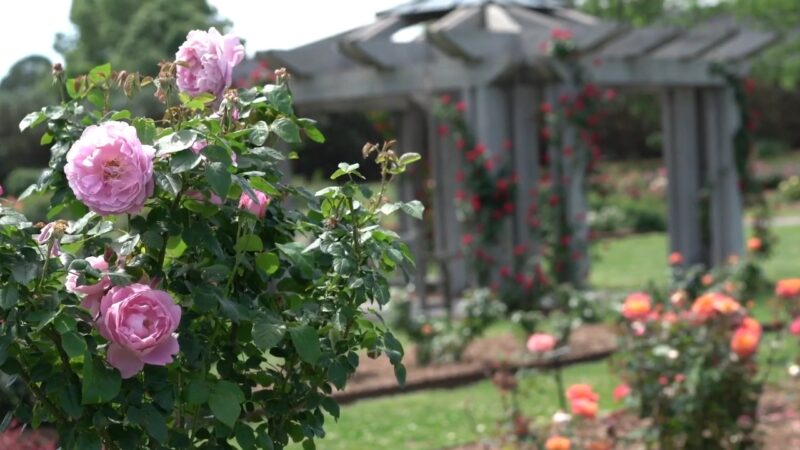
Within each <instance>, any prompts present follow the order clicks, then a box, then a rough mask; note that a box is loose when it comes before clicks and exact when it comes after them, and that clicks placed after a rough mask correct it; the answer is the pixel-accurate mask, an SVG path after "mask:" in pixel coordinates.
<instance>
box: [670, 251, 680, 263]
mask: <svg viewBox="0 0 800 450" xmlns="http://www.w3.org/2000/svg"><path fill="white" fill-rule="evenodd" d="M681 264H683V255H682V254H681V252H672V253H670V254H669V265H671V266H679V265H681Z"/></svg>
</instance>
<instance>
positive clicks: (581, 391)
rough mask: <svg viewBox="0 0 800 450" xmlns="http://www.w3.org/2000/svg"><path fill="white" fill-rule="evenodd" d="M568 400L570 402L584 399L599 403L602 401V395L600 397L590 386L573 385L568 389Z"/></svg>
mask: <svg viewBox="0 0 800 450" xmlns="http://www.w3.org/2000/svg"><path fill="white" fill-rule="evenodd" d="M567 399H569V400H570V401H572V400H577V399H584V400H589V401H592V402H597V401H598V400H600V395H598V394H597V393H596V392H595V391H594V389H592V387H591V386H589V385H588V384H573V385H572V386H570V387H569V388H567Z"/></svg>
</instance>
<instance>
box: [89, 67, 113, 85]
mask: <svg viewBox="0 0 800 450" xmlns="http://www.w3.org/2000/svg"><path fill="white" fill-rule="evenodd" d="M110 77H111V64H108V63H106V64H103V65H101V66H97V67H95V68H93V69H92V70H90V71H89V75H88V78H89V82H90V83H92V84H97V83H101V82H103V81H104V80H107V79H108V78H110Z"/></svg>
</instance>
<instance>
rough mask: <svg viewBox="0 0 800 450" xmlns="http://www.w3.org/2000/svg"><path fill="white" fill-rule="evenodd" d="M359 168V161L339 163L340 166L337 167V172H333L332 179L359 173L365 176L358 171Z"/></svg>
mask: <svg viewBox="0 0 800 450" xmlns="http://www.w3.org/2000/svg"><path fill="white" fill-rule="evenodd" d="M358 168H359V165H358V163H355V164H347V163H339V168H338V169H336V172H333V174H331V180H335V179H337V178H339V177H341V176H342V175H357V176H359V177H361V178H364V177H363V176H362V175H361V174H360V173H359V172H358Z"/></svg>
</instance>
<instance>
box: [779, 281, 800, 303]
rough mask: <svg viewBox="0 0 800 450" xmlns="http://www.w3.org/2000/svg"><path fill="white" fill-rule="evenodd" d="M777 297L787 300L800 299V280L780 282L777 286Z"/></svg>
mask: <svg viewBox="0 0 800 450" xmlns="http://www.w3.org/2000/svg"><path fill="white" fill-rule="evenodd" d="M775 295H777V296H778V297H780V298H785V299H792V298H796V297H800V278H787V279H785V280H779V281H778V283H777V284H775Z"/></svg>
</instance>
